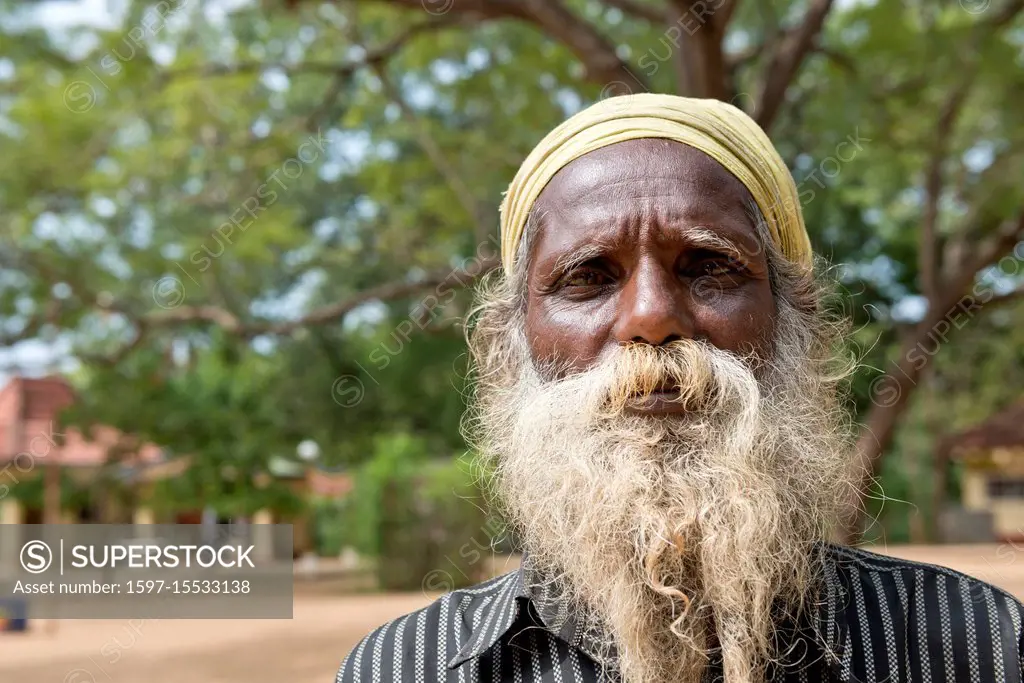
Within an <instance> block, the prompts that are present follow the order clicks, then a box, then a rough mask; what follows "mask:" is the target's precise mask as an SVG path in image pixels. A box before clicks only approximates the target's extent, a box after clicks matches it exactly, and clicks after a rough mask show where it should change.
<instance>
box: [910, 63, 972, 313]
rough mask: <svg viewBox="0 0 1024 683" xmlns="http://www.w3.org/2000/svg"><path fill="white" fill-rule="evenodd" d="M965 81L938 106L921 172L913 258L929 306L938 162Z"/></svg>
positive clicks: (934, 269)
mask: <svg viewBox="0 0 1024 683" xmlns="http://www.w3.org/2000/svg"><path fill="white" fill-rule="evenodd" d="M969 83H970V80H969V79H964V80H963V81H961V83H960V84H959V86H958V87H957V88H955V89H954V90H953V92H952V93H951V94H950V96H949V97H948V98H947V100H946V103H945V104H944V105H943V107H942V111H941V113H940V114H939V122H938V125H937V126H936V128H935V140H934V142H933V144H932V150H931V154H930V156H929V160H928V167H927V170H926V172H925V182H924V192H925V206H924V215H923V216H922V218H921V236H920V241H919V244H918V255H917V258H918V268H919V270H920V273H921V294H922V295H923V296H924V297H925V300H927V301H928V302H929V305H931V302H933V301H934V300H935V297H936V295H937V294H938V270H939V260H938V258H939V250H938V237H937V234H936V224H937V223H938V219H939V199H940V198H941V196H942V188H943V179H942V163H943V161H944V160H945V158H946V152H947V150H948V148H949V138H950V133H951V132H952V130H953V127H954V125H955V124H956V118H957V114H958V113H959V112H960V108H961V106H962V105H963V102H964V100H965V99H966V97H967V90H968V85H969Z"/></svg>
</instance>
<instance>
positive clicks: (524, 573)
mask: <svg viewBox="0 0 1024 683" xmlns="http://www.w3.org/2000/svg"><path fill="white" fill-rule="evenodd" d="M817 552H818V553H819V558H820V559H821V563H820V567H821V569H822V581H821V583H822V590H821V592H820V594H819V597H818V600H817V604H816V605H815V606H814V609H815V612H816V615H815V617H814V618H813V619H812V622H813V625H812V627H811V630H812V632H813V636H814V640H815V642H816V644H817V645H818V646H819V647H820V648H821V650H822V654H823V656H824V657H825V658H826V659H827V660H828V662H829V664H830V666H831V667H832V668H833V669H834V670H835V671H836V672H837V673H841V672H845V671H849V668H850V663H849V661H850V654H851V653H850V652H848V651H847V648H849V647H850V640H849V637H848V630H849V626H848V624H847V622H846V619H845V618H844V612H845V609H846V605H847V604H848V602H849V596H850V587H849V586H848V585H847V584H848V582H849V581H850V578H849V577H848V576H847V575H846V574H845V573H844V572H842V571H839V567H838V562H839V560H840V556H838V554H837V552H836V547H835V546H833V545H831V544H826V543H822V544H819V545H818V546H817ZM496 583H497V584H500V585H501V587H500V588H498V589H497V592H496V593H495V594H494V596H493V597H492V598H490V599H489V600H490V604H489V605H487V606H486V607H485V608H484V609H483V613H482V615H481V619H480V622H479V623H480V626H479V627H477V628H476V629H474V630H473V632H472V633H471V634H470V636H469V639H468V640H467V641H466V643H465V644H464V645H463V646H462V647H461V648H459V651H458V652H456V653H455V656H454V657H452V658H451V660H449V662H448V668H449V669H456V668H458V667H459V666H461V665H462V664H465V663H466V662H467V661H469V660H470V659H473V658H475V657H479V656H480V655H482V654H483V653H484V652H486V651H487V650H489V649H490V648H491V647H493V646H494V645H495V644H496V643H497V642H498V641H499V640H500V639H501V637H502V636H504V635H505V633H507V632H508V630H509V629H510V628H511V627H512V624H514V623H515V622H516V620H517V619H518V618H519V616H520V614H521V613H522V612H521V610H523V609H529V606H530V605H532V606H533V607H534V609H535V610H536V611H537V615H538V616H539V617H540V620H541V622H542V625H543V626H544V627H546V628H547V629H548V630H549V631H551V632H552V633H553V634H555V635H556V636H558V637H559V638H560V639H562V640H563V641H564V642H566V643H568V644H569V645H570V646H573V647H576V648H579V649H581V650H583V651H584V652H587V653H588V654H590V653H592V652H594V651H595V650H596V648H597V647H598V644H599V642H600V639H599V634H593V633H589V632H586V631H585V630H584V629H582V628H579V626H578V624H577V622H576V618H575V614H574V613H573V611H572V610H570V609H569V608H568V605H566V604H565V601H560V600H558V599H557V590H558V589H557V588H556V587H555V584H554V583H553V582H540V581H538V580H537V577H536V576H535V575H534V569H533V568H532V566H531V562H530V559H529V556H527V555H524V556H523V560H522V562H521V564H520V567H519V569H517V570H515V571H513V572H510V573H508V574H506V575H505V576H504V577H501V578H499V579H498V581H497V582H496ZM527 586H531V588H528V587H527ZM538 591H539V592H541V593H542V595H538ZM550 591H555V593H552V592H550ZM538 598H540V599H538ZM551 598H555V599H551Z"/></svg>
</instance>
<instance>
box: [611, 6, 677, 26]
mask: <svg viewBox="0 0 1024 683" xmlns="http://www.w3.org/2000/svg"><path fill="white" fill-rule="evenodd" d="M604 4H606V5H610V6H611V7H614V8H616V9H618V10H621V11H622V12H623V13H624V14H629V15H631V16H633V17H636V18H637V19H643V20H644V21H647V22H650V23H652V24H659V25H660V24H664V23H665V11H664V10H661V9H658V8H656V7H652V6H651V5H645V4H644V3H642V2H637V0H604Z"/></svg>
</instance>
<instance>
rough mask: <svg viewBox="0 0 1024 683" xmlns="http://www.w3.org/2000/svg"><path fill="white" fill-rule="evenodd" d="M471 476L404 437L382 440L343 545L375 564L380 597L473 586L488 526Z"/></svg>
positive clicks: (352, 507)
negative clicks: (392, 592) (382, 593)
mask: <svg viewBox="0 0 1024 683" xmlns="http://www.w3.org/2000/svg"><path fill="white" fill-rule="evenodd" d="M482 507H483V502H482V497H481V494H480V491H479V489H478V488H477V486H476V484H475V481H474V477H473V475H472V474H471V473H470V472H469V471H468V467H467V466H466V465H465V463H463V462H461V461H459V460H456V459H454V458H445V459H437V458H432V457H430V455H429V448H428V446H427V444H426V443H425V442H423V441H422V440H420V439H416V438H415V437H411V436H408V435H397V436H389V437H386V438H383V439H381V440H379V441H378V442H377V444H376V448H375V452H374V454H373V457H372V458H371V460H370V461H369V462H367V463H366V464H365V465H364V466H363V467H362V469H361V470H360V471H359V472H358V473H357V475H356V479H355V486H354V490H353V492H352V494H351V497H350V499H349V500H348V501H347V506H346V508H347V509H346V515H345V516H346V523H345V527H346V533H345V536H346V541H345V542H346V543H347V544H348V545H352V546H353V547H355V548H356V550H358V551H359V552H360V553H362V554H364V555H368V556H371V557H374V558H376V560H377V563H376V564H377V579H378V584H379V586H380V587H381V588H382V589H384V590H419V589H421V588H423V587H426V588H428V589H429V590H448V589H451V588H455V587H460V586H465V585H470V584H472V583H475V582H476V581H478V580H479V579H480V578H481V576H482V572H483V570H484V563H483V560H484V559H485V558H486V556H487V555H488V553H489V550H488V547H489V544H490V542H491V526H493V525H489V524H488V522H487V516H486V513H485V511H484V510H483V509H482Z"/></svg>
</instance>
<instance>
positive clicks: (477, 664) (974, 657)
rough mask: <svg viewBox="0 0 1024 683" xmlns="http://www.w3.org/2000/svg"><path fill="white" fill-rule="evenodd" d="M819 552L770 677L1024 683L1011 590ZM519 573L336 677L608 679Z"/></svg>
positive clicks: (928, 568) (567, 622)
mask: <svg viewBox="0 0 1024 683" xmlns="http://www.w3.org/2000/svg"><path fill="white" fill-rule="evenodd" d="M821 550H822V552H823V553H824V560H825V561H824V563H823V566H824V567H825V572H824V574H825V576H824V580H823V589H822V591H821V599H820V600H819V601H818V603H817V604H818V606H817V614H816V616H815V617H814V618H813V619H812V620H813V621H814V622H815V623H814V624H809V625H803V626H795V627H792V628H791V629H790V630H788V631H786V630H785V629H782V628H780V633H783V632H785V633H788V638H789V640H788V642H787V645H791V646H792V647H787V648H782V649H784V650H788V654H787V656H786V657H781V658H780V663H779V664H778V665H776V666H775V668H774V669H773V670H772V671H771V672H770V675H769V680H772V681H783V682H787V683H788V682H792V683H805V682H807V683H811V682H818V681H851V682H853V681H859V682H863V683H882V682H883V681H884V682H886V683H897V682H908V681H913V682H914V683H931V682H932V681H934V682H935V683H940V682H941V683H947V682H950V683H951V682H954V681H955V682H957V683H959V682H961V681H963V682H964V683H990V682H991V683H1003V682H1005V683H1024V672H1022V661H1024V637H1022V626H1021V623H1022V620H1024V605H1022V604H1021V603H1020V601H1018V600H1017V599H1015V598H1014V597H1013V596H1011V595H1010V594H1008V593H1006V592H1005V591H1003V590H1001V589H999V588H996V587H994V586H991V585H989V584H986V583H984V582H982V581H979V580H977V579H974V578H972V577H969V576H967V575H965V574H961V573H959V572H956V571H953V570H951V569H947V568H945V567H939V566H935V565H929V564H922V563H917V562H911V561H908V560H897V559H893V558H890V557H885V556H882V555H877V554H875V553H871V552H867V551H864V550H860V549H853V548H847V547H841V546H835V545H822V546H821ZM526 571H528V567H527V565H526V563H524V567H523V568H520V569H519V570H516V571H514V572H510V573H508V574H505V575H503V576H499V577H498V578H496V579H492V580H490V581H487V582H485V583H482V584H479V585H477V586H474V587H472V588H467V589H463V590H456V591H453V592H451V593H447V594H445V595H443V596H442V597H440V598H439V599H437V600H436V601H435V602H434V603H432V604H431V605H429V606H427V607H425V608H423V609H421V610H419V611H417V612H413V613H412V614H408V615H406V616H404V617H400V618H398V619H395V620H394V621H391V622H389V623H387V624H385V625H383V626H381V627H380V628H378V629H377V630H375V631H373V632H372V633H370V634H369V635H368V636H366V637H365V638H364V639H363V640H362V641H361V642H360V643H359V644H358V645H357V646H356V648H355V649H354V650H352V652H350V653H349V654H348V656H347V657H346V658H345V660H344V661H343V662H342V664H341V668H340V670H339V671H338V676H337V683H351V682H355V681H366V682H369V681H374V682H376V681H389V682H390V681H410V682H415V683H428V682H434V681H450V682H452V683H455V682H458V683H472V682H476V681H494V682H497V681H515V682H517V683H518V682H520V681H521V682H523V683H540V682H541V681H555V682H560V683H585V682H589V681H600V680H609V679H610V680H616V677H615V675H614V672H612V673H611V674H610V675H609V674H604V675H602V672H601V671H600V670H599V669H598V667H597V666H596V665H595V664H594V661H593V660H592V659H591V658H590V657H589V656H588V655H587V650H588V647H587V637H586V634H584V633H581V629H577V628H576V627H575V624H574V622H573V619H572V617H571V614H568V613H567V610H565V609H563V610H561V612H562V613H561V614H558V613H546V614H543V615H542V614H541V613H540V612H539V611H538V609H537V607H536V604H535V602H534V601H533V599H532V598H531V596H530V593H529V591H528V590H527V589H526V585H527V583H532V582H528V581H525V580H524V572H526ZM540 602H541V604H549V603H548V601H546V600H542V601H540ZM715 669H716V667H715V666H714V660H712V666H711V667H710V669H709V676H708V680H720V676H721V674H720V670H719V671H718V672H717V675H716V671H715Z"/></svg>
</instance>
